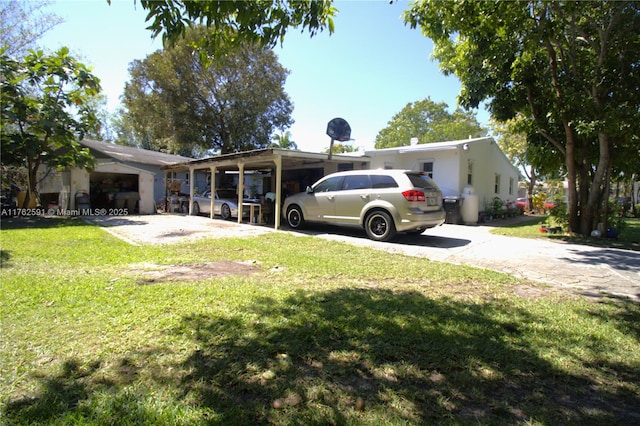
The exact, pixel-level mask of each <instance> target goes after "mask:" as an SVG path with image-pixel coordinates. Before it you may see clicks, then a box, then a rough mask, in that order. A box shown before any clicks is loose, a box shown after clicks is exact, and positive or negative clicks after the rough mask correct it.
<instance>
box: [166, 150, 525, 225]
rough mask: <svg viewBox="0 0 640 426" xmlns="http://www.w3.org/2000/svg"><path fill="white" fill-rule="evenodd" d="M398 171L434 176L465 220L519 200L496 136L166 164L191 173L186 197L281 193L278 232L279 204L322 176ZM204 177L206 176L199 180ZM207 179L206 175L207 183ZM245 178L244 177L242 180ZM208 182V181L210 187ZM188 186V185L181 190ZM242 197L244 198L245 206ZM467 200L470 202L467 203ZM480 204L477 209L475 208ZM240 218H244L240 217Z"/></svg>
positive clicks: (516, 175)
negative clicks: (217, 191)
mask: <svg viewBox="0 0 640 426" xmlns="http://www.w3.org/2000/svg"><path fill="white" fill-rule="evenodd" d="M375 168H396V169H411V170H422V171H425V172H426V173H428V174H429V176H430V177H432V178H433V179H434V180H435V182H436V183H437V184H438V185H439V186H440V188H441V189H442V190H443V194H444V195H445V196H449V197H453V198H455V199H458V205H459V206H461V207H460V209H461V210H462V213H463V216H464V213H465V210H467V211H466V213H468V214H467V216H469V217H471V218H470V219H468V220H467V219H465V220H464V222H465V223H475V222H477V219H478V213H479V212H480V211H483V210H485V209H487V208H489V207H490V206H491V205H492V204H493V200H494V198H496V197H498V198H500V199H501V200H502V201H503V202H504V203H505V204H506V203H509V202H514V203H515V200H516V198H517V191H518V178H519V173H518V170H517V169H516V167H515V166H513V165H512V164H511V163H510V162H509V160H508V159H507V157H506V156H505V155H504V153H503V152H502V151H501V150H500V148H499V147H498V145H497V144H496V142H495V141H494V139H493V138H491V137H485V138H476V139H465V140H460V141H450V142H438V143H429V144H421V145H417V144H415V145H410V146H404V147H398V148H387V149H374V150H369V151H366V152H364V154H363V153H357V152H356V153H348V154H340V155H333V156H331V157H330V156H328V155H327V154H321V153H311V152H303V151H294V150H287V149H279V148H277V149H276V148H266V149H259V150H254V151H247V152H238V153H232V154H224V155H218V156H214V157H210V158H202V159H197V160H191V161H186V162H183V163H179V164H172V165H170V166H165V167H163V169H164V170H165V171H166V172H167V173H168V174H169V175H171V174H172V173H177V172H182V173H188V174H189V178H188V179H186V180H183V181H181V184H182V185H185V184H186V183H187V182H191V184H189V188H188V189H183V190H182V191H183V192H184V193H186V194H195V193H197V192H202V191H206V190H210V189H211V188H212V187H215V188H219V187H225V186H227V187H228V186H232V187H234V188H236V189H237V190H238V193H239V194H241V193H245V194H248V195H251V196H253V195H256V194H251V192H252V191H249V190H247V188H248V187H249V186H254V187H255V188H257V190H256V192H257V195H260V194H264V193H266V192H273V193H275V194H276V224H275V225H276V228H277V227H279V223H280V222H279V219H280V212H279V206H280V204H281V202H282V201H283V200H284V198H285V197H286V196H287V195H288V194H295V193H297V192H300V191H304V190H305V188H306V187H307V185H311V184H313V183H314V182H315V181H316V180H318V179H319V178H321V177H322V176H324V175H326V174H329V173H333V172H336V171H342V170H352V169H375ZM199 176H200V177H199ZM202 176H206V179H204V180H203V177H202ZM239 176H243V179H239ZM202 182H205V184H204V186H203V185H202ZM181 188H182V187H181ZM241 199H242V196H241V195H239V200H238V202H239V205H241V204H242V202H241ZM465 201H466V204H465ZM474 204H475V205H474ZM239 217H241V216H240V215H239Z"/></svg>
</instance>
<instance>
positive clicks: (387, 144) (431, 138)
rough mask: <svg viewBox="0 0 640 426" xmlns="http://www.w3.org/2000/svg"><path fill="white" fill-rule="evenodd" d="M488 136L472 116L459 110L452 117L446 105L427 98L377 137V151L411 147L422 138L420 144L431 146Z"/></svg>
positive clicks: (398, 116) (411, 105) (410, 105)
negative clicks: (416, 139)
mask: <svg viewBox="0 0 640 426" xmlns="http://www.w3.org/2000/svg"><path fill="white" fill-rule="evenodd" d="M486 134H487V132H486V130H485V129H483V128H482V127H481V126H480V125H479V124H478V122H477V120H476V118H475V116H474V115H473V114H472V113H471V112H464V111H462V110H461V109H456V110H455V111H454V112H453V113H450V112H449V111H448V105H447V104H446V103H445V102H440V103H435V102H433V101H432V100H431V99H429V98H427V99H423V100H421V101H417V102H413V103H408V104H407V105H406V106H405V107H404V108H403V109H402V111H400V112H399V113H398V114H396V115H394V116H393V118H392V119H391V121H389V123H388V124H387V127H385V128H384V129H382V130H381V131H380V132H379V133H378V135H377V136H376V140H375V147H376V148H392V147H398V146H405V145H409V143H410V142H411V139H412V138H418V142H419V143H430V142H442V141H447V140H458V139H467V138H468V137H480V136H484V135H486Z"/></svg>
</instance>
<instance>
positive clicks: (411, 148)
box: [366, 136, 494, 155]
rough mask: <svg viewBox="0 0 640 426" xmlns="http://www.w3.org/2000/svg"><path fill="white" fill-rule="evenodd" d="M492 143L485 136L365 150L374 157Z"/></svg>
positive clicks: (488, 137) (490, 138)
mask: <svg viewBox="0 0 640 426" xmlns="http://www.w3.org/2000/svg"><path fill="white" fill-rule="evenodd" d="M488 141H494V140H493V138H492V137H490V136H485V137H482V138H471V139H461V140H457V141H446V142H430V143H422V144H417V145H405V146H397V147H393V148H381V149H372V150H367V151H366V154H367V155H375V154H376V153H386V154H389V153H393V152H394V151H395V152H419V151H446V150H448V149H457V148H458V147H463V146H464V145H465V144H470V143H476V142H488Z"/></svg>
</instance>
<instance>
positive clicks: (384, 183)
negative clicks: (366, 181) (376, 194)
mask: <svg viewBox="0 0 640 426" xmlns="http://www.w3.org/2000/svg"><path fill="white" fill-rule="evenodd" d="M371 187H372V188H376V189H382V188H397V187H398V183H397V182H396V180H395V179H394V178H392V177H391V176H387V175H371Z"/></svg>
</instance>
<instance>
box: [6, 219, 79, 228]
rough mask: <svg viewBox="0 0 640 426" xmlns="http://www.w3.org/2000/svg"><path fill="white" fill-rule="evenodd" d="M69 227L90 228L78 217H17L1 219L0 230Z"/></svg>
mask: <svg viewBox="0 0 640 426" xmlns="http://www.w3.org/2000/svg"><path fill="white" fill-rule="evenodd" d="M69 226H90V225H88V224H87V223H85V222H84V221H82V220H81V219H80V218H79V217H74V216H46V217H43V216H32V217H28V216H19V217H11V218H3V219H2V229H3V230H10V229H30V228H39V229H51V228H65V227H69Z"/></svg>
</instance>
